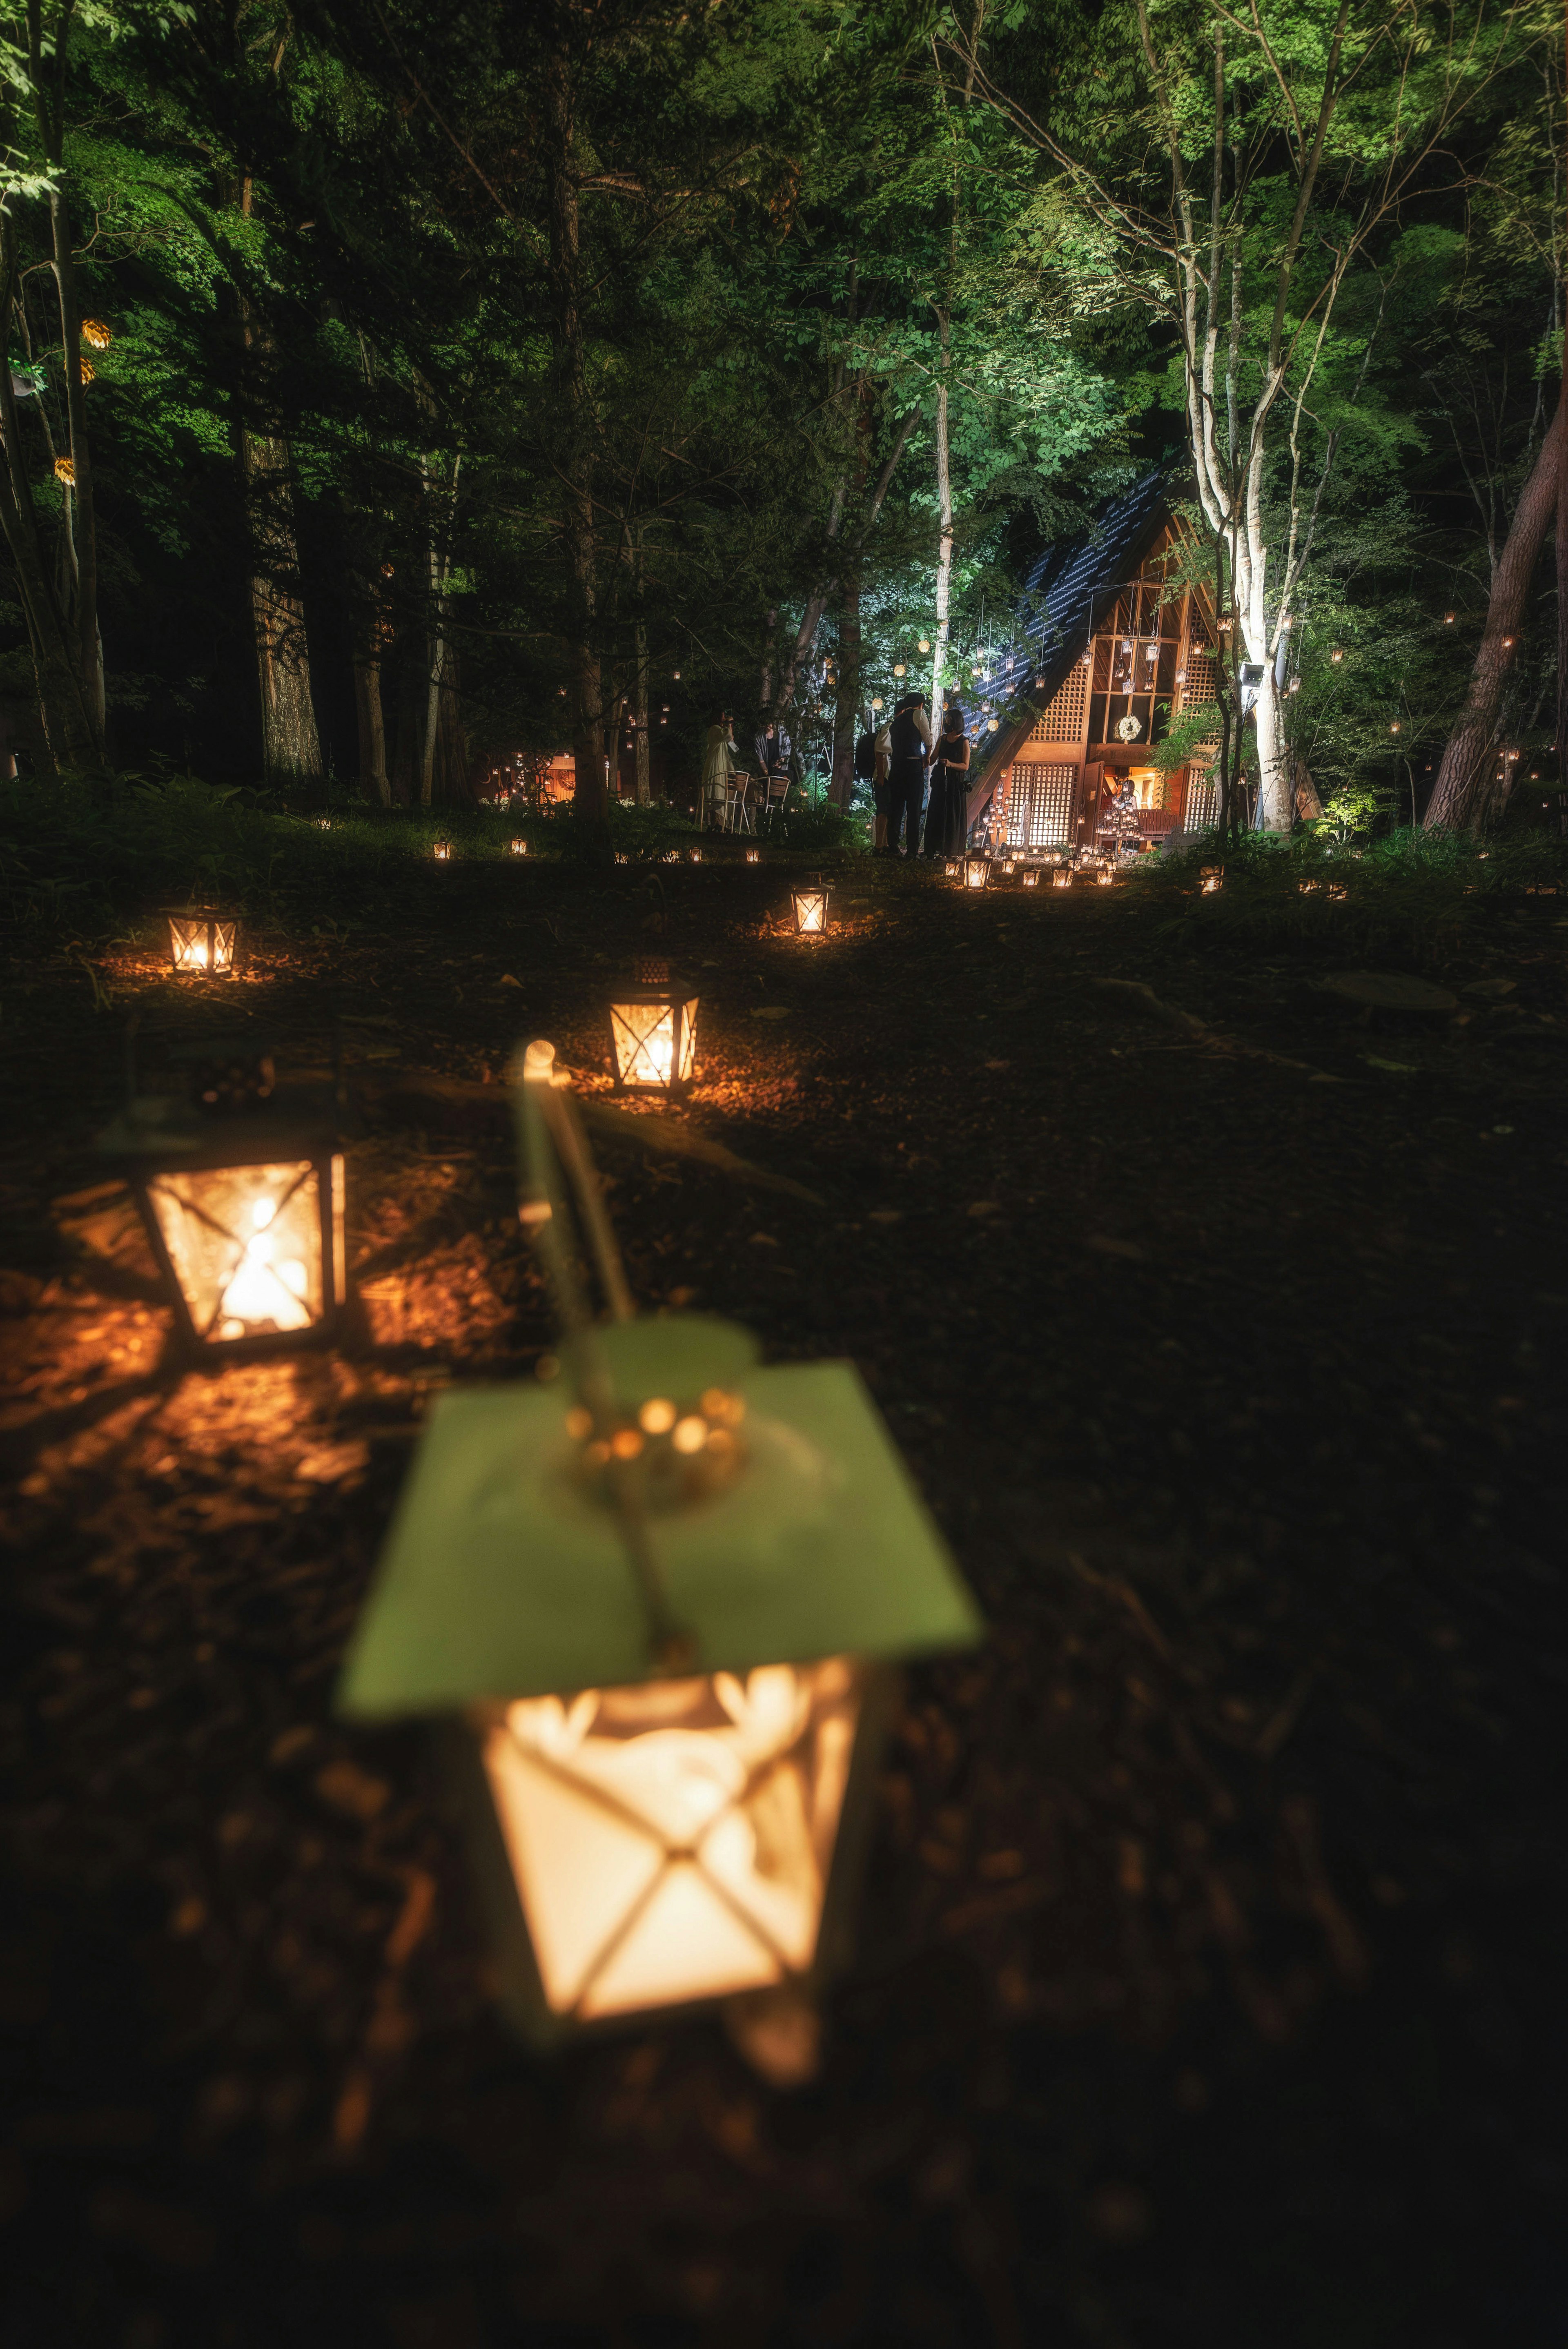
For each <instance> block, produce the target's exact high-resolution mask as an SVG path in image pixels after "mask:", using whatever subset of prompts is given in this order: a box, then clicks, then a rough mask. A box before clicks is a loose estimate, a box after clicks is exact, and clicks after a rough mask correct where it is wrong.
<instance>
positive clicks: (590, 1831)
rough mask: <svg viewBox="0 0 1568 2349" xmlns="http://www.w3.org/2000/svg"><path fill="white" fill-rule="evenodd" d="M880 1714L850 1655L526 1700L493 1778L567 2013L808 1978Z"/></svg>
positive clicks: (494, 1763) (546, 1980)
mask: <svg viewBox="0 0 1568 2349" xmlns="http://www.w3.org/2000/svg"><path fill="white" fill-rule="evenodd" d="M860 1710H861V1686H860V1676H859V1674H858V1672H857V1671H856V1668H855V1666H854V1665H853V1663H852V1662H851V1661H850V1660H849V1659H848V1658H845V1657H832V1658H830V1659H829V1660H827V1661H825V1662H822V1663H819V1664H810V1665H789V1664H775V1665H766V1666H762V1667H760V1668H759V1669H758V1670H756V1671H751V1672H748V1674H746V1676H745V1677H744V1679H742V1678H741V1677H740V1676H739V1675H738V1674H733V1673H729V1672H715V1673H713V1674H712V1675H711V1676H707V1677H703V1678H697V1679H692V1680H683V1681H665V1682H649V1683H645V1684H641V1685H639V1686H636V1687H632V1688H618V1689H603V1690H601V1689H585V1690H583V1692H581V1693H580V1694H578V1695H576V1696H574V1697H568V1698H566V1699H564V1700H563V1699H562V1698H561V1697H556V1696H546V1697H534V1698H526V1699H520V1700H518V1701H517V1702H513V1703H511V1704H510V1705H508V1706H507V1707H506V1710H505V1713H504V1715H503V1717H502V1718H501V1719H500V1721H499V1722H498V1723H496V1724H495V1725H494V1726H493V1727H492V1728H491V1729H490V1733H489V1734H488V1736H487V1738H486V1740H485V1744H484V1749H483V1753H484V1766H485V1773H486V1776H487V1778H488V1779H489V1782H490V1791H491V1794H492V1795H493V1798H494V1801H495V1806H496V1810H497V1814H498V1816H499V1818H500V1826H501V1832H502V1836H503V1838H504V1842H505V1847H506V1851H507V1857H508V1858H509V1860H510V1862H511V1870H512V1875H513V1878H514V1880H515V1883H516V1886H517V1890H518V1894H519V1897H520V1899H521V1902H522V1906H523V1909H524V1910H525V1911H526V1913H527V1918H528V1924H529V1930H530V1935H531V1940H532V1943H533V1948H534V1951H535V1954H536V1956H537V1958H538V1961H539V1968H540V1975H541V1979H542V1987H543V1990H544V1995H545V1998H546V2001H547V2002H548V2003H549V2005H550V2007H551V2008H552V2011H553V2012H554V2013H557V2014H573V2015H575V2016H577V2017H579V2018H580V2019H581V2020H583V2021H589V2020H591V2019H592V2018H593V2017H595V2016H599V2015H611V2014H624V2013H634V2012H635V2011H637V2010H638V2009H640V2008H644V2007H652V2006H659V2005H664V2004H667V2003H669V2002H673V2001H675V2000H686V1999H693V1998H702V1997H722V1996H727V1995H729V1994H732V1993H733V1992H738V1991H743V1990H752V1989H763V1988H766V1987H768V1986H769V1985H770V1984H774V1983H778V1982H783V1981H785V1980H787V1979H788V1978H789V1976H790V1975H791V1974H796V1973H800V1972H803V1971H805V1970H806V1969H807V1968H808V1967H809V1966H810V1964H811V1961H812V1960H813V1958H814V1956H815V1954H816V1949H817V1940H818V1935H819V1932H820V1926H821V1920H822V1908H823V1899H824V1894H825V1891H826V1884H827V1876H828V1870H829V1867H830V1861H831V1857H832V1851H833V1844H834V1840H835V1837H836V1836H837V1833H838V1826H839V1820H840V1815H841V1810H842V1806H843V1800H844V1790H845V1786H846V1785H847V1783H848V1779H849V1772H850V1761H851V1754H852V1751H853V1747H854V1742H855V1734H856V1731H857V1728H858V1726H859V1717H860Z"/></svg>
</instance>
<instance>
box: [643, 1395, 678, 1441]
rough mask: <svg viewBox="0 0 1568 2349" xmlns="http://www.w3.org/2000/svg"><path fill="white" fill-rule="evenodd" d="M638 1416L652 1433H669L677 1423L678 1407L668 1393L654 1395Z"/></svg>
mask: <svg viewBox="0 0 1568 2349" xmlns="http://www.w3.org/2000/svg"><path fill="white" fill-rule="evenodd" d="M637 1417H638V1419H639V1421H640V1422H641V1423H642V1424H643V1426H644V1427H645V1429H646V1430H647V1433H649V1434H650V1435H667V1434H668V1433H669V1432H670V1430H671V1428H672V1427H673V1426H674V1425H675V1423H676V1407H675V1405H674V1403H673V1402H670V1400H669V1398H668V1397H667V1396H666V1395H654V1396H652V1397H650V1399H649V1400H648V1402H645V1404H644V1405H643V1408H642V1410H641V1411H640V1412H639V1413H637Z"/></svg>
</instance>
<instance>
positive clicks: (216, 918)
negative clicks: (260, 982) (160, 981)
mask: <svg viewBox="0 0 1568 2349" xmlns="http://www.w3.org/2000/svg"><path fill="white" fill-rule="evenodd" d="M163 918H164V920H165V921H166V922H167V923H168V925H169V967H170V973H171V975H172V976H173V977H174V978H236V977H237V976H238V973H239V964H240V917H239V916H238V915H237V914H222V913H220V912H219V911H218V910H217V908H216V907H215V906H212V905H165V906H164V908H163ZM198 942H200V944H201V949H202V951H201V956H200V957H197V958H195V959H193V958H192V949H194V948H195V947H196V946H197V945H198Z"/></svg>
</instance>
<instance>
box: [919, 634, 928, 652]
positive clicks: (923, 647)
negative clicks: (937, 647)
mask: <svg viewBox="0 0 1568 2349" xmlns="http://www.w3.org/2000/svg"><path fill="white" fill-rule="evenodd" d="M920 650H921V651H922V652H923V653H928V652H929V651H930V650H931V638H930V637H929V636H922V638H921V640H920Z"/></svg>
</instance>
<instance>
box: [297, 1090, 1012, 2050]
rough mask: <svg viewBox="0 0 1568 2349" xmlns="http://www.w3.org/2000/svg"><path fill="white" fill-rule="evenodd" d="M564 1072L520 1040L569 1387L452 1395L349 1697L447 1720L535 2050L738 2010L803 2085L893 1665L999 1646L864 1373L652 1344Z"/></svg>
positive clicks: (354, 1702) (486, 1891) (729, 1334)
mask: <svg viewBox="0 0 1568 2349" xmlns="http://www.w3.org/2000/svg"><path fill="white" fill-rule="evenodd" d="M553 1057H554V1056H553V1051H552V1047H551V1046H550V1045H548V1044H539V1043H535V1044H531V1045H530V1046H529V1048H528V1051H527V1053H526V1055H524V1056H523V1060H522V1071H521V1079H522V1081H521V1084H519V1085H518V1086H517V1088H516V1097H517V1098H518V1100H519V1112H520V1123H521V1128H522V1135H523V1155H524V1166H525V1180H524V1190H525V1196H524V1200H523V1203H522V1206H521V1215H522V1218H523V1220H524V1222H525V1223H526V1224H528V1225H529V1226H530V1227H531V1231H532V1233H533V1235H534V1237H535V1243H536V1246H537V1247H538V1248H539V1251H540V1254H541V1256H542V1259H543V1263H544V1267H545V1269H546V1271H547V1273H548V1275H549V1277H550V1280H551V1285H552V1288H553V1290H554V1292H555V1296H556V1299H557V1306H558V1310H559V1313H560V1317H561V1319H562V1323H563V1324H564V1336H563V1338H562V1341H561V1343H560V1346H559V1349H558V1350H559V1355H560V1360H561V1363H562V1373H561V1387H562V1389H563V1390H564V1392H557V1391H555V1390H554V1389H552V1388H550V1389H545V1390H541V1389H539V1388H536V1387H521V1386H511V1387H490V1388H488V1389H470V1390H469V1391H468V1392H448V1393H447V1394H445V1395H443V1396H442V1397H441V1398H440V1399H439V1401H438V1403H437V1405H436V1408H435V1410H434V1411H433V1413H431V1416H430V1419H429V1422H428V1427H427V1431H426V1433H425V1435H424V1437H423V1439H422V1442H421V1444H420V1448H419V1451H418V1455H417V1456H416V1459H415V1463H414V1466H413V1470H412V1473H411V1475H410V1476H409V1480H408V1484H407V1489H406V1490H405V1493H404V1495H403V1499H402V1503H401V1506H399V1508H398V1511H397V1517H396V1520H395V1522H394V1526H393V1529H392V1532H391V1535H390V1537H389V1538H388V1541H387V1547H386V1550H385V1551H384V1553H383V1557H382V1559H381V1564H380V1568H379V1570H378V1573H377V1580H376V1584H375V1587H374V1588H373V1589H372V1592H371V1595H370V1598H369V1600H368V1602H367V1605H366V1609H365V1612H364V1614H363V1616H362V1618H361V1619H360V1622H359V1625H358V1627H357V1629H356V1633H355V1636H354V1639H353V1641H352V1643H351V1647H350V1651H349V1656H348V1661H347V1664H346V1670H345V1673H344V1677H343V1681H342V1682H341V1685H340V1688H339V1692H338V1704H339V1707H340V1709H341V1710H342V1711H343V1712H344V1713H346V1714H348V1715H349V1716H350V1717H351V1718H353V1719H356V1720H359V1721H364V1722H369V1723H381V1722H386V1721H388V1720H395V1719H397V1718H401V1717H407V1716H408V1715H424V1716H426V1717H430V1718H434V1719H435V1720H437V1721H439V1722H441V1723H444V1727H445V1744H446V1747H447V1752H448V1754H449V1766H450V1768H451V1770H452V1772H453V1774H454V1776H455V1778H456V1781H457V1784H458V1785H459V1791H460V1796H461V1800H462V1807H463V1810H464V1813H465V1816H466V1819H467V1824H468V1829H469V1842H470V1847H471V1851H472V1857H473V1860H474V1864H475V1872H476V1876H477V1878H478V1882H479V1886H480V1891H481V1894H482V1895H483V1897H484V1900H485V1905H486V1907H487V1908H488V1909H489V1912H490V1923H491V1930H492V1946H493V1951H494V1958H495V1970H496V1981H497V1988H498V1992H499V1994H500V2001H501V2003H502V2005H503V2008H504V2010H505V2012H506V2013H507V2014H508V2016H509V2018H510V2019H511V2021H512V2023H514V2024H515V2025H516V2026H517V2027H518V2028H519V2029H520V2030H521V2032H522V2033H524V2034H525V2035H526V2036H527V2037H528V2038H529V2039H531V2041H533V2042H534V2043H535V2044H544V2045H548V2044H552V2042H556V2041H559V2040H560V2039H561V2038H562V2037H563V2036H564V2035H566V2034H567V2033H571V2032H574V2031H577V2030H580V2029H583V2028H584V2027H590V2026H593V2025H604V2024H611V2023H626V2022H630V2021H632V2020H633V2019H634V2018H640V2017H645V2016H647V2015H649V2014H652V2013H659V2012H661V2011H667V2010H669V2009H671V2008H681V2007H690V2006H693V2005H696V2004H697V2003H699V2002H714V2001H718V2000H735V2001H736V2002H737V2004H736V2005H735V2006H734V2007H732V2008H730V2009H729V2010H728V2015H729V2019H730V2022H731V2028H732V2030H733V2032H734V2033H735V2035H736V2036H737V2037H738V2038H739V2039H740V2041H741V2044H742V2045H743V2047H744V2048H745V2049H746V2051H747V2052H748V2054H750V2055H751V2057H752V2060H753V2061H754V2062H755V2063H756V2064H758V2068H759V2069H762V2070H764V2071H766V2072H767V2073H768V2075H769V2076H770V2077H771V2078H773V2079H775V2080H777V2081H780V2082H782V2081H785V2080H796V2081H798V2080H799V2079H801V2078H803V2077H806V2076H809V2075H810V2072H811V2070H812V2069H814V2067H815V2023H814V2014H813V2010H812V2008H811V2005H810V2000H811V1996H812V1993H813V1992H814V1991H815V1989H816V1987H817V1985H818V1984H819V1983H820V1982H821V1981H823V1980H824V1979H825V1978H826V1976H827V1975H828V1974H829V1973H830V1971H832V1970H833V1969H834V1968H835V1966H836V1965H838V1964H840V1963H841V1962H842V1961H843V1959H844V1958H845V1956H846V1955H847V1954H848V1949H849V1943H850V1932H851V1923H850V1910H851V1901H852V1896H853V1891H854V1887H855V1882H856V1879H857V1878H858V1876H859V1873H860V1866H861V1858H862V1856H863V1852H864V1847H865V1843H866V1839H867V1835H868V1831H869V1826H870V1823H871V1806H872V1801H873V1799H874V1796H873V1789H874V1785H875V1771H876V1767H877V1761H878V1753H879V1748H880V1745H881V1742H882V1730H883V1727H884V1724H885V1723H887V1722H888V1721H889V1719H890V1718H891V1714H892V1704H893V1702H894V1700H895V1696H896V1678H895V1664H896V1660H898V1659H899V1658H901V1657H903V1656H905V1655H910V1654H918V1653H929V1652H931V1651H934V1650H939V1649H946V1648H953V1647H955V1646H968V1645H971V1644H973V1642H974V1641H975V1640H976V1639H977V1637H978V1636H979V1634H980V1630H981V1625H980V1622H979V1619H978V1617H977V1615H976V1613H975V1607H974V1604H973V1602H972V1600H971V1599H970V1597H969V1594H968V1593H967V1591H966V1590H965V1588H964V1586H963V1584H962V1583H961V1582H960V1581H959V1579H958V1577H957V1575H956V1572H955V1571H954V1567H953V1565H952V1562H951V1559H950V1558H949V1557H948V1555H947V1553H946V1550H945V1548H944V1545H943V1542H942V1538H941V1536H940V1535H939V1533H938V1532H937V1530H936V1528H935V1526H934V1525H933V1523H932V1522H931V1520H930V1518H929V1517H928V1516H927V1515H926V1512H925V1510H924V1508H923V1505H922V1504H921V1502H920V1500H919V1498H918V1496H917V1495H916V1494H915V1492H914V1489H913V1485H912V1484H911V1482H910V1480H909V1478H908V1476H907V1475H906V1474H905V1473H904V1471H903V1466H902V1464H901V1463H900V1461H899V1459H898V1456H897V1454H896V1453H895V1452H894V1450H893V1447H892V1444H891V1443H890V1441H889V1439H888V1436H887V1433H886V1431H885V1429H884V1428H883V1426H882V1422H881V1420H880V1418H879V1417H878V1415H877V1413H876V1411H875V1409H874V1407H873V1405H872V1402H871V1400H870V1398H869V1396H868V1395H867V1393H866V1392H865V1389H864V1387H863V1385H862V1384H861V1380H860V1377H859V1375H858V1373H857V1372H856V1371H855V1370H854V1369H853V1368H852V1366H851V1364H849V1363H847V1362H829V1363H795V1364H790V1365H789V1366H787V1367H784V1368H781V1369H776V1370H761V1369H758V1366H757V1361H756V1348H755V1343H754V1341H753V1340H752V1339H751V1338H750V1336H749V1335H748V1333H747V1332H746V1331H744V1330H738V1329H735V1328H733V1327H731V1326H729V1325H728V1324H727V1323H724V1322H722V1321H717V1320H713V1319H707V1318H706V1317H701V1316H691V1315H684V1316H683V1315H676V1316H670V1317H663V1316H661V1317H660V1318H658V1319H634V1316H633V1306H632V1300H631V1297H630V1293H629V1291H628V1289H627V1287H626V1282H625V1278H624V1272H623V1269H622V1266H621V1261H620V1257H619V1253H618V1251H617V1249H616V1247H615V1241H614V1233H613V1231H612V1230H611V1227H610V1225H609V1222H608V1218H607V1217H606V1216H605V1215H604V1213H603V1205H602V1202H601V1199H600V1195H599V1192H598V1186H597V1182H596V1178H595V1176H594V1174H593V1164H592V1160H591V1157H590V1154H589V1151H588V1145H587V1142H586V1138H585V1136H584V1135H583V1129H582V1126H581V1124H580V1123H579V1122H578V1120H577V1119H576V1116H575V1114H574V1112H573V1109H572V1106H571V1103H570V1100H569V1097H568V1096H567V1095H566V1094H565V1093H564V1092H562V1091H561V1090H559V1089H558V1088H557V1087H556V1085H555V1084H554V1083H553V1081H552V1079H553V1075H554V1071H553ZM562 1168H564V1169H566V1170H568V1172H569V1174H570V1179H571V1184H572V1188H573V1192H574V1194H575V1203H576V1206H577V1218H578V1222H579V1225H580V1226H581V1228H582V1231H583V1237H584V1238H585V1239H586V1241H587V1243H588V1246H589V1248H590V1250H591V1252H592V1255H593V1259H594V1261H595V1263H596V1265H597V1268H598V1271H599V1275H600V1280H601V1284H602V1286H603V1290H604V1293H605V1296H606V1298H607V1299H608V1302H609V1305H610V1309H611V1312H612V1314H613V1316H614V1319H612V1321H611V1322H610V1324H609V1325H608V1326H607V1327H606V1326H603V1325H601V1326H597V1327H595V1326H593V1324H592V1323H590V1321H589V1319H588V1318H587V1308H586V1304H585V1300H584V1298H583V1289H582V1285H581V1280H580V1277H579V1275H578V1272H577V1269H576V1267H575V1264H574V1262H573V1254H572V1251H571V1248H570V1245H569V1242H568V1239H567V1235H566V1229H565V1226H567V1223H568V1213H567V1206H568V1202H567V1197H566V1185H565V1184H564V1183H563V1182H562V1178H561V1170H562Z"/></svg>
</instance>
